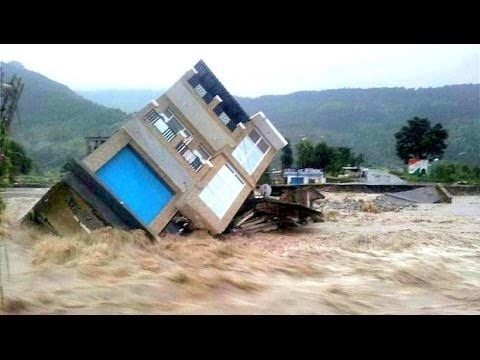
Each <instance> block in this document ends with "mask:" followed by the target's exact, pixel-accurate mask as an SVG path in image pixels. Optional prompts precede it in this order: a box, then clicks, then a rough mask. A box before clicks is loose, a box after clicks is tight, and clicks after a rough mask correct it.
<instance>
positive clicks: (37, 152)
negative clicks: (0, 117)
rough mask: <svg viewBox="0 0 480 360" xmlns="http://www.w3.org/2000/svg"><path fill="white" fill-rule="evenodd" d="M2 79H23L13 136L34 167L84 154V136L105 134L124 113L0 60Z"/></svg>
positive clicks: (54, 164)
mask: <svg viewBox="0 0 480 360" xmlns="http://www.w3.org/2000/svg"><path fill="white" fill-rule="evenodd" d="M2 68H3V71H4V72H5V79H6V80H9V79H10V78H11V76H12V75H13V74H17V75H18V76H20V77H21V78H22V80H23V82H24V83H25V87H24V90H23V94H22V96H21V98H20V102H19V114H20V120H21V123H18V122H17V121H15V122H14V126H13V130H12V132H13V137H14V138H15V139H17V140H18V141H20V142H21V143H22V144H23V145H24V146H25V149H26V151H27V153H28V155H29V156H30V157H31V158H32V159H33V161H34V163H33V165H34V169H36V170H38V171H41V172H45V171H48V170H51V169H58V168H60V167H61V166H63V164H64V163H65V161H66V159H67V158H68V157H69V156H74V157H77V158H79V157H82V156H83V155H84V154H85V141H84V137H85V136H90V135H109V134H111V133H113V131H115V130H116V129H117V128H118V127H119V125H120V124H121V123H122V122H123V121H124V120H125V119H126V117H127V114H126V113H124V112H122V111H120V110H117V109H110V108H107V107H105V106H102V105H99V104H96V103H94V102H92V101H89V100H87V99H85V98H83V97H82V96H80V95H78V94H77V93H75V92H74V91H73V90H71V89H69V88H68V87H67V86H65V85H62V84H60V83H58V82H55V81H53V80H50V79H49V78H47V77H45V76H43V75H41V74H39V73H36V72H34V71H30V70H28V69H26V68H24V67H23V66H22V65H21V64H20V63H17V62H9V63H2Z"/></svg>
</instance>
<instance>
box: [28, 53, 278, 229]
mask: <svg viewBox="0 0 480 360" xmlns="http://www.w3.org/2000/svg"><path fill="white" fill-rule="evenodd" d="M94 140H95V141H96V140H97V139H94ZM286 144H287V142H286V140H285V139H284V137H283V136H282V135H281V134H280V133H279V132H278V130H277V129H276V128H275V126H274V125H273V124H272V123H271V122H270V120H269V119H268V118H267V117H266V116H265V115H264V114H263V113H262V112H258V113H256V114H255V115H253V116H248V115H247V114H246V113H245V111H244V110H243V109H242V108H241V106H240V105H239V104H238V102H237V101H236V100H235V98H234V97H233V96H232V95H230V94H229V92H228V91H227V90H226V89H225V88H224V87H223V85H222V83H221V82H220V81H219V80H218V79H217V78H216V77H215V75H214V74H213V73H212V72H211V70H210V69H209V68H208V67H207V65H206V64H205V63H204V62H203V61H199V62H198V63H197V64H196V65H195V67H194V68H193V69H192V70H190V71H188V72H187V73H186V74H185V75H184V76H182V78H181V79H180V80H178V81H177V82H176V83H175V84H174V85H173V86H172V87H171V88H170V89H168V90H167V91H166V92H165V93H164V94H163V95H162V96H160V97H159V98H158V99H156V100H152V101H151V102H150V103H149V104H148V105H147V106H145V107H144V108H143V109H142V110H141V111H139V112H138V113H136V114H135V116H134V117H133V118H132V119H130V120H128V121H127V122H126V123H125V125H123V126H122V127H121V128H120V129H119V130H118V131H116V132H115V133H114V134H113V135H112V136H111V137H110V138H108V139H107V140H105V139H101V141H100V142H98V143H95V144H93V145H92V147H91V148H90V150H89V151H91V150H93V151H91V152H90V153H89V154H88V155H87V156H86V157H85V158H84V159H83V160H82V161H80V162H77V163H75V164H74V165H73V169H72V171H71V172H70V173H69V174H67V175H66V176H65V177H64V179H62V181H61V182H59V183H58V184H56V185H55V186H54V187H52V189H50V191H49V192H48V193H47V194H46V195H45V196H44V197H43V198H42V199H40V201H39V202H38V203H37V204H36V205H35V206H34V207H33V209H32V210H31V211H30V213H29V214H28V215H27V216H26V218H24V221H34V222H36V223H39V224H42V225H44V226H45V227H47V228H49V229H50V230H51V231H54V232H56V233H58V234H61V235H64V234H68V233H72V232H75V231H78V230H80V229H83V230H85V231H90V230H93V229H96V228H99V227H104V226H112V227H118V228H122V229H137V228H141V229H143V230H144V231H146V232H147V233H148V234H150V235H151V236H152V237H156V236H158V234H159V233H160V232H161V231H162V230H163V229H164V228H165V227H166V226H167V225H169V224H171V220H172V218H173V217H174V216H176V215H178V214H181V215H182V216H183V217H185V218H188V220H189V222H190V225H191V226H192V227H193V228H204V229H207V230H209V231H210V232H212V233H214V234H218V233H221V232H223V231H224V230H225V229H226V228H227V226H228V225H229V223H230V222H231V220H232V218H233V217H234V216H235V214H236V213H237V211H238V210H239V209H240V207H241V206H242V204H243V203H244V202H245V200H246V199H247V197H248V196H249V194H250V193H251V192H252V190H253V189H254V188H255V186H256V183H257V181H258V180H259V178H260V176H261V175H262V173H263V172H264V171H265V170H266V168H267V166H268V165H269V164H270V162H271V161H272V159H273V157H274V156H275V154H276V153H277V152H278V151H279V150H280V149H282V148H283V147H284V146H285V145H286Z"/></svg>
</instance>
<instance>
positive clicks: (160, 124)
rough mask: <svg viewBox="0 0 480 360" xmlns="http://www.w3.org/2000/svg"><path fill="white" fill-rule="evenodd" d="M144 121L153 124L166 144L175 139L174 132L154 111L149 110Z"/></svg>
mask: <svg viewBox="0 0 480 360" xmlns="http://www.w3.org/2000/svg"><path fill="white" fill-rule="evenodd" d="M145 120H147V121H148V122H150V123H151V124H153V126H155V127H156V128H157V129H158V131H160V133H161V134H162V135H163V137H164V138H165V140H167V141H168V142H170V141H172V140H173V139H175V135H176V134H175V132H174V131H173V130H172V129H171V128H170V127H169V126H168V125H167V124H165V122H164V121H163V120H162V118H161V117H160V115H159V114H158V113H157V112H156V111H155V110H154V109H152V110H150V111H149V112H148V113H147V114H146V115H145Z"/></svg>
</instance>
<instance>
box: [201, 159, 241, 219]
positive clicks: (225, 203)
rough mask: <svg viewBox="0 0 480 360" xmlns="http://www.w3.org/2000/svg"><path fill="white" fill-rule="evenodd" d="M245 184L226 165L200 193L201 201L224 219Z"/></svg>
mask: <svg viewBox="0 0 480 360" xmlns="http://www.w3.org/2000/svg"><path fill="white" fill-rule="evenodd" d="M244 185H245V183H244V182H243V180H242V179H241V178H240V176H239V175H238V174H237V173H236V171H235V170H233V168H232V167H231V166H230V165H228V164H226V165H223V166H222V168H221V169H220V170H219V171H218V173H217V174H216V175H215V176H214V177H213V179H212V180H210V182H209V183H208V185H207V186H206V187H205V189H203V190H202V192H201V193H200V199H202V200H203V202H204V203H205V204H206V205H207V206H208V207H209V208H210V209H211V210H212V211H213V212H214V213H215V215H217V216H218V217H219V218H222V217H223V215H225V213H226V212H227V210H228V209H229V208H230V206H231V205H232V204H233V202H234V201H235V199H236V198H237V196H238V194H240V192H241V191H242V189H243V188H244Z"/></svg>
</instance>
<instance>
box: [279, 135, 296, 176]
mask: <svg viewBox="0 0 480 360" xmlns="http://www.w3.org/2000/svg"><path fill="white" fill-rule="evenodd" d="M286 140H287V145H285V147H284V148H283V149H282V155H281V157H280V160H281V162H282V168H283V169H286V168H289V167H291V166H292V164H293V151H292V145H290V141H289V140H288V139H286Z"/></svg>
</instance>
